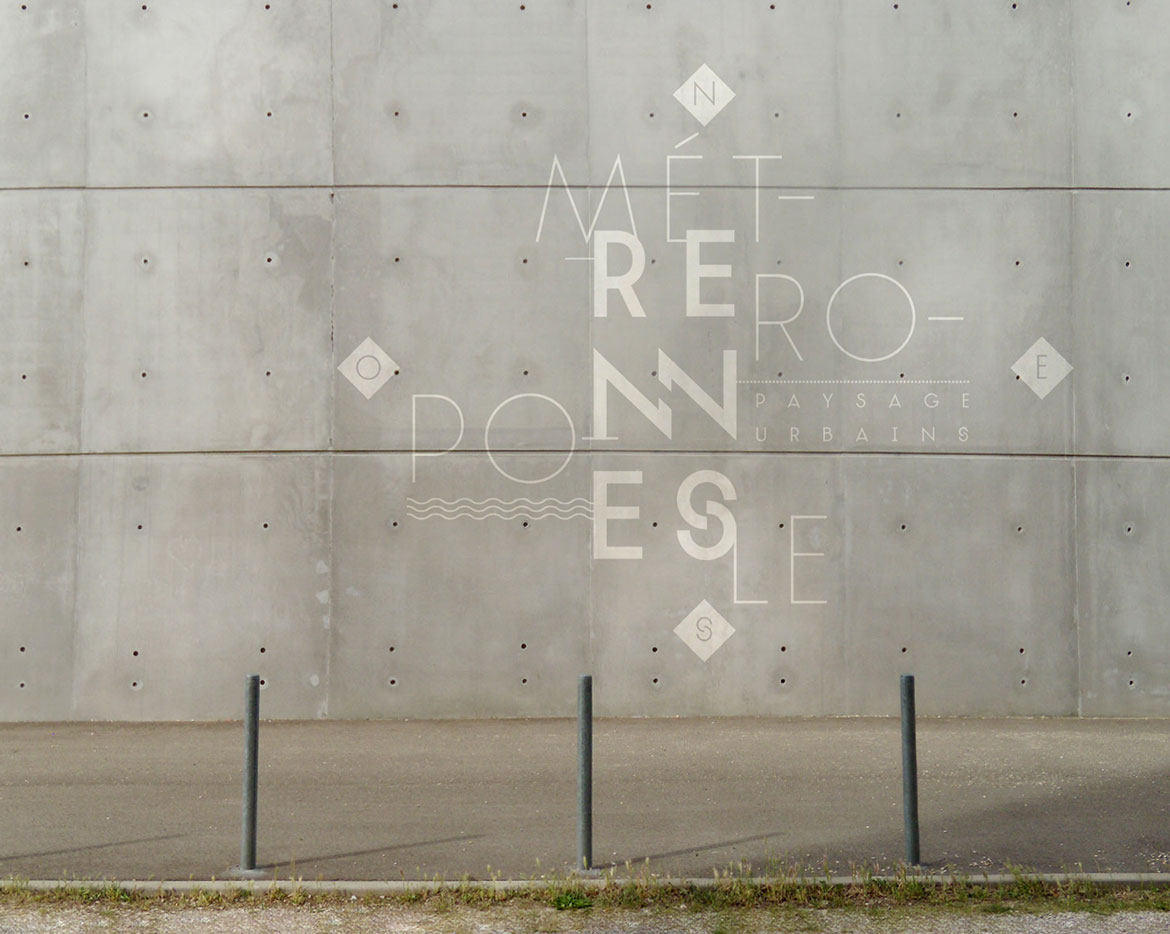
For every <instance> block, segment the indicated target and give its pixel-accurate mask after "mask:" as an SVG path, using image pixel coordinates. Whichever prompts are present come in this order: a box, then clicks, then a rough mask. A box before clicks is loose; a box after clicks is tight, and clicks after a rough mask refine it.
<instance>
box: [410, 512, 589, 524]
mask: <svg viewBox="0 0 1170 934" xmlns="http://www.w3.org/2000/svg"><path fill="white" fill-rule="evenodd" d="M410 518H411V519H418V520H420V521H425V520H427V519H446V520H447V521H448V522H454V521H455V520H456V519H471V520H472V521H473V522H483V521H484V520H485V519H504V520H510V519H531V520H532V521H533V522H539V521H540V520H541V519H559V520H560V521H561V522H568V521H569V520H570V519H592V518H593V517H592V516H591V515H589V514H588V513H583V512H577V513H570V514H568V515H564V516H562V515H557V514H553V513H550V514H546V515H542V516H532V515H525V514H524V513H519V514H517V515H514V516H500V515H493V514H488V515H484V516H473V515H470V514H467V513H457V514H455V515H450V516H449V515H447V514H445V513H441V512H432V513H428V514H427V515H425V516H416V515H414V514H411V515H410Z"/></svg>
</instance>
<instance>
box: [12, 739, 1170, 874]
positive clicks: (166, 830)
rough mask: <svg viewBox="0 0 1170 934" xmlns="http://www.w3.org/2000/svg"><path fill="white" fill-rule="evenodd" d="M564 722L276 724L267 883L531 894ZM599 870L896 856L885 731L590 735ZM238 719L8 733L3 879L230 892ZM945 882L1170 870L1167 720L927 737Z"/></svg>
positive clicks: (553, 850)
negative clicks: (471, 881) (482, 888)
mask: <svg viewBox="0 0 1170 934" xmlns="http://www.w3.org/2000/svg"><path fill="white" fill-rule="evenodd" d="M575 729H576V727H575V723H574V722H572V721H569V720H472V721H467V720H464V721H451V720H447V721H357V722H355V721H314V722H280V721H277V722H264V723H263V724H262V725H261V731H260V784H259V789H260V791H259V795H260V798H259V848H258V861H259V864H260V866H261V868H262V869H263V871H264V873H265V874H266V875H267V877H269V878H272V877H276V878H303V879H354V880H359V879H408V880H409V879H433V878H435V877H440V878H445V879H457V878H461V877H464V876H471V877H473V878H479V879H487V878H496V877H498V878H529V877H534V876H541V875H544V874H550V873H552V874H562V873H564V872H566V871H568V870H570V869H571V868H572V867H573V863H574V857H575V807H576V785H575V781H576V777H575V776H576V771H575V769H576V766H575V749H576V747H575V742H576V732H575ZM594 756H595V765H594V822H593V826H594V861H595V864H596V865H597V866H599V867H603V868H604V867H608V866H612V867H616V868H617V870H618V871H619V872H623V873H624V872H645V871H650V872H653V873H657V874H661V875H671V876H686V877H702V876H707V877H709V876H711V874H712V873H713V871H714V870H716V869H719V870H724V869H727V868H728V867H730V866H745V865H750V867H751V869H752V871H753V872H755V873H763V872H766V871H767V870H769V868H774V867H776V866H777V865H781V864H784V865H788V866H792V865H802V866H805V867H808V868H809V869H810V870H812V871H815V872H821V871H825V870H827V871H830V872H834V873H841V872H844V873H848V872H850V871H851V870H852V869H853V868H855V867H861V866H868V867H871V868H874V869H876V870H878V871H889V870H891V869H896V867H897V866H898V864H899V863H900V862H901V858H902V855H903V837H902V811H901V804H902V791H901V752H900V743H899V725H898V722H897V721H896V720H888V719H854V718H849V719H798V720H782V719H714V720H712V719H667V720H657V719H645V720H599V721H598V722H597V724H596V732H595V738H594ZM242 758H243V735H242V728H241V725H240V724H239V723H238V722H236V723H230V722H223V723H163V724H140V723H134V724H130V723H52V724H4V725H0V876H17V877H23V878H31V879H69V878H90V879H92V878H106V879H210V878H219V879H222V878H225V877H226V876H228V875H229V874H230V872H231V870H232V868H233V867H235V866H237V865H238V864H239V852H240V811H241V802H240V798H241V771H242ZM918 760H919V767H920V779H919V781H920V790H921V825H922V861H923V866H924V867H925V868H926V869H928V870H931V871H938V870H944V869H950V870H959V871H964V872H971V873H975V874H978V873H982V872H994V871H998V870H1002V869H1003V868H1004V867H1007V866H1020V867H1025V868H1029V869H1035V870H1038V871H1050V872H1059V871H1070V870H1084V871H1135V872H1148V871H1155V872H1161V871H1166V870H1170V721H1163V720H1078V719H978V720H975V719H971V720H966V719H962V720H961V719H923V720H920V721H919V733H918Z"/></svg>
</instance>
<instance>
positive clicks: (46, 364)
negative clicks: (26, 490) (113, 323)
mask: <svg viewBox="0 0 1170 934" xmlns="http://www.w3.org/2000/svg"><path fill="white" fill-rule="evenodd" d="M84 207H85V206H84V202H83V199H82V195H81V193H80V192H77V191H58V192H44V191H41V192H31V191H30V192H14V191H8V192H3V193H0V217H3V218H4V220H3V222H2V223H0V269H3V270H4V274H3V275H2V276H0V333H3V335H4V340H3V342H0V452H2V453H5V454H15V453H24V454H36V453H59V452H68V451H76V450H78V445H79V444H80V432H81V353H82V331H81V327H80V324H81V288H82V252H83V247H84V238H85V231H84V226H85V217H84V214H85V211H84Z"/></svg>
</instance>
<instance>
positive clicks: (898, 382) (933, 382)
mask: <svg viewBox="0 0 1170 934" xmlns="http://www.w3.org/2000/svg"><path fill="white" fill-rule="evenodd" d="M736 382H738V383H740V384H741V385H754V384H758V383H769V384H771V383H803V384H820V385H834V386H878V385H881V386H915V385H923V386H968V385H970V383H971V380H969V379H740V380H736Z"/></svg>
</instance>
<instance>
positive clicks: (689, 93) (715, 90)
mask: <svg viewBox="0 0 1170 934" xmlns="http://www.w3.org/2000/svg"><path fill="white" fill-rule="evenodd" d="M733 97H735V92H734V91H733V90H731V88H729V87H728V86H727V85H726V84H724V83H723V80H722V79H721V78H720V77H719V76H718V75H717V74H715V72H713V71H712V70H711V69H710V68H709V67H708V66H707V65H705V64H703V65H700V66H699V67H698V68H697V69H696V70H695V73H694V74H693V75H691V76H690V77H689V78H687V80H686V81H684V82H683V83H682V87H680V88H679V89H678V90H677V91H675V92H674V99H675V100H676V101H678V102H679V103H680V104H682V105H683V106H684V107H685V108H686V109H687V112H688V113H689V114H690V115H691V116H692V117H694V118H695V119H696V120H698V121H699V122H700V123H701V124H703V126H706V125H707V124H708V123H710V122H711V121H712V120H714V119H715V117H716V115H717V114H718V113H719V111H721V110H722V109H723V108H724V107H726V106H727V105H728V104H730V103H731V99H732V98H733Z"/></svg>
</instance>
